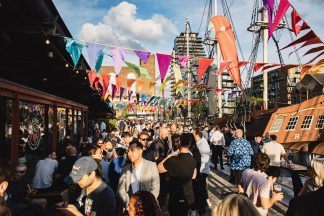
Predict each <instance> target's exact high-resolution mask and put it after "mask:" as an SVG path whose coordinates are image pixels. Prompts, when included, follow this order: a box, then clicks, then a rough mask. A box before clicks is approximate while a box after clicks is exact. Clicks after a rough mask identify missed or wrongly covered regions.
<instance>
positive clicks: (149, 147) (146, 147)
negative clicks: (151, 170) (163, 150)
mask: <svg viewBox="0 0 324 216" xmlns="http://www.w3.org/2000/svg"><path fill="white" fill-rule="evenodd" d="M149 137H150V136H149V134H148V133H147V132H146V131H142V133H140V135H139V140H138V141H139V142H140V143H141V144H142V145H143V158H144V159H146V160H149V161H152V162H155V158H154V150H155V147H154V144H149Z"/></svg>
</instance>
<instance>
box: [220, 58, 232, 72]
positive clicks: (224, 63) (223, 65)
mask: <svg viewBox="0 0 324 216" xmlns="http://www.w3.org/2000/svg"><path fill="white" fill-rule="evenodd" d="M232 62H233V61H231V60H228V61H221V62H220V63H219V69H218V74H219V75H222V73H223V71H224V70H225V69H226V68H227V67H229V66H230V65H231V64H232Z"/></svg>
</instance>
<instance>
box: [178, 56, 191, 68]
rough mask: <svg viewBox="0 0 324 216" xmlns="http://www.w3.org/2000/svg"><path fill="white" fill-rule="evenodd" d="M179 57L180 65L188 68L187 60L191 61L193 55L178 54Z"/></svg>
mask: <svg viewBox="0 0 324 216" xmlns="http://www.w3.org/2000/svg"><path fill="white" fill-rule="evenodd" d="M178 58H179V62H180V65H181V66H182V67H183V68H186V67H187V62H188V61H189V59H191V56H178Z"/></svg>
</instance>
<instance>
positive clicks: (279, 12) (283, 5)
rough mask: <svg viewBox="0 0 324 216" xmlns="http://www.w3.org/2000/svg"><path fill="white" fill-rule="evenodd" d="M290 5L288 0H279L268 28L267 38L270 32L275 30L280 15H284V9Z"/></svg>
mask: <svg viewBox="0 0 324 216" xmlns="http://www.w3.org/2000/svg"><path fill="white" fill-rule="evenodd" d="M289 7H290V2H289V1H288V0H280V3H279V6H278V9H277V12H276V16H275V18H274V21H273V23H271V25H270V28H269V35H268V40H269V39H270V37H271V35H272V33H273V32H274V31H275V30H276V28H277V26H278V25H279V23H280V20H281V19H282V17H283V16H284V15H285V13H286V11H287V10H288V8H289Z"/></svg>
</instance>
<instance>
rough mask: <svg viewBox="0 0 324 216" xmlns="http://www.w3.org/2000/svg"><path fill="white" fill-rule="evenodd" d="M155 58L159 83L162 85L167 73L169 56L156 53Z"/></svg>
mask: <svg viewBox="0 0 324 216" xmlns="http://www.w3.org/2000/svg"><path fill="white" fill-rule="evenodd" d="M156 58H157V61H158V64H159V70H160V77H161V83H163V80H164V78H165V75H166V74H167V72H168V68H169V65H170V62H171V55H165V54H160V53H157V54H156Z"/></svg>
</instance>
